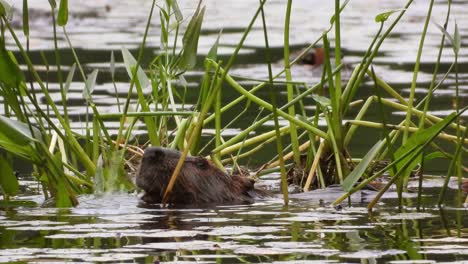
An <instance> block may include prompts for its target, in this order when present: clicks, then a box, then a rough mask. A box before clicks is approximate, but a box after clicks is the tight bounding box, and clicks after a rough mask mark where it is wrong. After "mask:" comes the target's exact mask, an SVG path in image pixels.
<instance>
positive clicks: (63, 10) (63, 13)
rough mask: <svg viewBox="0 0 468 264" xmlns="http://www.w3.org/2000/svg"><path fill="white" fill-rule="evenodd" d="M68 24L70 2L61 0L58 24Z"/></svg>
mask: <svg viewBox="0 0 468 264" xmlns="http://www.w3.org/2000/svg"><path fill="white" fill-rule="evenodd" d="M67 22H68V0H60V6H59V11H58V18H57V23H58V25H59V26H65V25H66V24H67Z"/></svg>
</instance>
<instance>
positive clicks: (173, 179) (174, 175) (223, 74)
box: [162, 2, 265, 204]
mask: <svg viewBox="0 0 468 264" xmlns="http://www.w3.org/2000/svg"><path fill="white" fill-rule="evenodd" d="M264 3H265V2H261V3H260V6H259V7H258V9H257V11H256V12H255V15H254V16H253V17H252V19H251V21H250V23H249V25H248V27H247V29H246V30H245V32H244V34H243V35H242V38H241V40H240V41H239V44H238V45H237V46H236V49H235V50H234V53H233V54H232V55H231V57H230V58H229V61H228V63H227V65H226V68H225V69H224V70H223V71H220V74H221V77H220V78H219V81H218V83H217V85H216V86H215V88H214V89H213V90H212V91H211V94H210V96H209V97H208V98H207V100H206V101H205V104H204V105H203V107H202V110H201V112H200V115H199V119H198V122H197V123H196V125H195V128H194V131H201V128H202V126H203V120H204V118H205V116H206V114H207V113H208V109H209V108H210V107H211V105H212V103H213V100H214V98H215V96H216V94H217V92H218V91H219V90H220V89H221V87H222V83H223V82H224V80H225V79H226V77H227V76H228V71H229V69H230V68H231V67H232V65H233V64H234V61H235V59H236V57H237V54H239V51H240V49H241V48H242V46H243V44H244V41H245V39H246V38H247V36H248V34H249V32H250V30H251V29H252V27H253V25H254V22H255V20H257V17H258V15H259V14H260V11H261V10H262V8H263V5H264ZM208 63H211V64H212V65H213V66H215V67H216V68H217V70H218V69H221V67H220V66H219V65H218V64H217V63H215V62H214V61H212V60H208ZM215 77H217V75H215ZM196 137H197V136H194V135H192V136H191V137H190V138H189V139H188V142H187V146H186V148H185V149H184V150H183V151H182V153H181V155H180V158H179V161H178V162H177V164H176V167H175V169H174V172H173V173H172V175H171V178H170V180H169V183H168V185H167V187H166V190H165V192H164V196H163V199H162V201H163V204H166V203H167V201H168V199H169V195H170V193H171V191H172V188H173V187H174V184H175V182H176V180H177V177H178V176H179V173H180V170H181V169H182V165H183V164H184V161H185V158H186V157H187V155H188V152H189V150H190V148H191V146H192V143H193V142H194V141H195V139H196Z"/></svg>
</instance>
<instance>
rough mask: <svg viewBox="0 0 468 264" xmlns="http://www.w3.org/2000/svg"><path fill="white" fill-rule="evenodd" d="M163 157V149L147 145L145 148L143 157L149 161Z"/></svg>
mask: <svg viewBox="0 0 468 264" xmlns="http://www.w3.org/2000/svg"><path fill="white" fill-rule="evenodd" d="M163 157H164V150H163V149H161V148H158V147H149V148H147V149H146V150H145V154H144V155H143V158H145V159H148V160H150V161H158V160H162V159H163Z"/></svg>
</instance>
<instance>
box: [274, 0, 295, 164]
mask: <svg viewBox="0 0 468 264" xmlns="http://www.w3.org/2000/svg"><path fill="white" fill-rule="evenodd" d="M291 6H292V0H288V2H287V5H286V18H285V20H284V43H283V45H284V56H283V57H284V70H285V74H286V81H287V82H288V83H287V84H286V89H287V94H288V102H290V101H292V100H293V99H294V87H293V85H292V84H291V83H289V82H290V81H292V76H291V65H290V63H289V24H290V23H291ZM274 111H275V112H276V110H274ZM288 114H289V115H290V116H292V117H295V116H296V110H295V107H294V105H291V106H289V107H288ZM289 125H290V126H291V130H290V131H289V133H290V134H291V145H292V148H293V153H294V161H295V162H296V164H300V163H301V160H300V152H299V140H298V139H297V129H296V124H294V123H293V122H291V121H289ZM278 140H279V139H278Z"/></svg>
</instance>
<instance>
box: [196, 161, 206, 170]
mask: <svg viewBox="0 0 468 264" xmlns="http://www.w3.org/2000/svg"><path fill="white" fill-rule="evenodd" d="M196 164H197V167H198V168H200V169H202V170H205V169H207V168H208V161H206V160H205V159H198V160H197V162H196Z"/></svg>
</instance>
